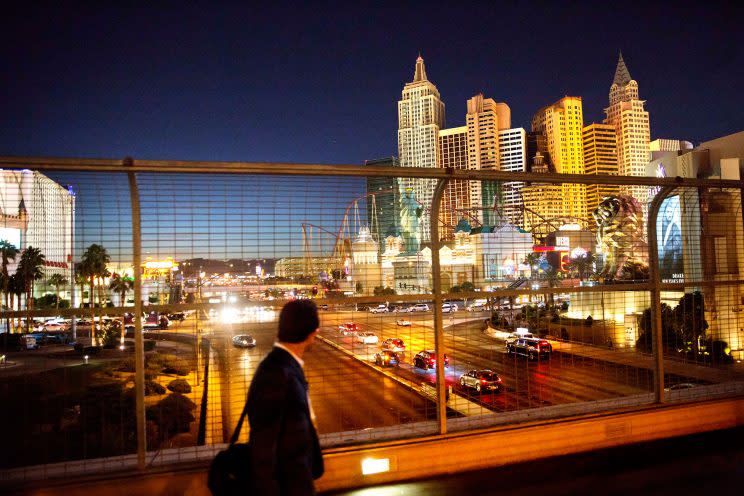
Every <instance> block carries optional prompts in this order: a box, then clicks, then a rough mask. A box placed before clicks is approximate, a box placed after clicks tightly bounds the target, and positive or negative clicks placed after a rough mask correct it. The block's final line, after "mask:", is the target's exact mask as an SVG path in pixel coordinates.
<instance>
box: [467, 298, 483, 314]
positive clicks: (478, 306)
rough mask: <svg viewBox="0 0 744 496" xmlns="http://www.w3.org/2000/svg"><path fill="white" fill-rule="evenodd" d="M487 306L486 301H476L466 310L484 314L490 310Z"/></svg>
mask: <svg viewBox="0 0 744 496" xmlns="http://www.w3.org/2000/svg"><path fill="white" fill-rule="evenodd" d="M487 305H488V302H487V301H486V300H475V301H474V302H473V303H471V304H470V305H468V306H467V307H465V309H466V310H467V311H468V312H482V311H483V310H486V309H487V308H488V307H487Z"/></svg>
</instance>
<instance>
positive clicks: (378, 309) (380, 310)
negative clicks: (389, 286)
mask: <svg viewBox="0 0 744 496" xmlns="http://www.w3.org/2000/svg"><path fill="white" fill-rule="evenodd" d="M389 311H390V309H389V308H388V307H387V305H378V306H376V307H375V308H373V309H371V310H370V312H371V313H388V312H389Z"/></svg>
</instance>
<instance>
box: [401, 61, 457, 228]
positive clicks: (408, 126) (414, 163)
mask: <svg viewBox="0 0 744 496" xmlns="http://www.w3.org/2000/svg"><path fill="white" fill-rule="evenodd" d="M444 117H445V115H444V102H442V100H441V98H440V96H439V90H437V87H436V86H435V85H434V83H432V82H431V81H429V80H428V79H427V77H426V68H425V66H424V59H423V58H421V56H419V57H418V59H416V69H415V71H414V75H413V81H411V82H410V83H406V85H405V86H404V88H403V93H402V96H401V99H400V101H398V157H399V159H400V165H401V167H431V168H433V167H437V166H438V165H439V156H438V149H439V147H438V138H439V130H440V129H442V128H443V127H444V122H445V119H444ZM401 182H402V188H403V189H404V190H405V189H408V188H410V189H411V190H412V191H413V194H414V196H415V198H416V200H417V201H418V202H419V203H420V204H421V206H422V207H423V209H424V213H423V215H422V217H421V219H420V220H419V226H420V229H421V240H422V241H428V240H429V238H430V234H429V218H430V214H429V212H430V208H431V199H432V195H433V194H434V186H435V184H436V182H435V181H433V180H430V179H401Z"/></svg>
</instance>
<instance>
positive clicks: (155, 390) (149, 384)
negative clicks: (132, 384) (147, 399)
mask: <svg viewBox="0 0 744 496" xmlns="http://www.w3.org/2000/svg"><path fill="white" fill-rule="evenodd" d="M169 388H170V386H169ZM154 394H165V388H164V387H163V386H162V385H161V384H160V383H157V382H155V381H152V380H145V396H152V395H154Z"/></svg>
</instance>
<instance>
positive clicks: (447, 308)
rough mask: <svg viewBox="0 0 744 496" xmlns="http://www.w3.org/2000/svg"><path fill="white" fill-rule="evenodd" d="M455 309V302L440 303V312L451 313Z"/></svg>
mask: <svg viewBox="0 0 744 496" xmlns="http://www.w3.org/2000/svg"><path fill="white" fill-rule="evenodd" d="M456 311H457V305H456V304H455V303H442V313H451V312H456Z"/></svg>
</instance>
